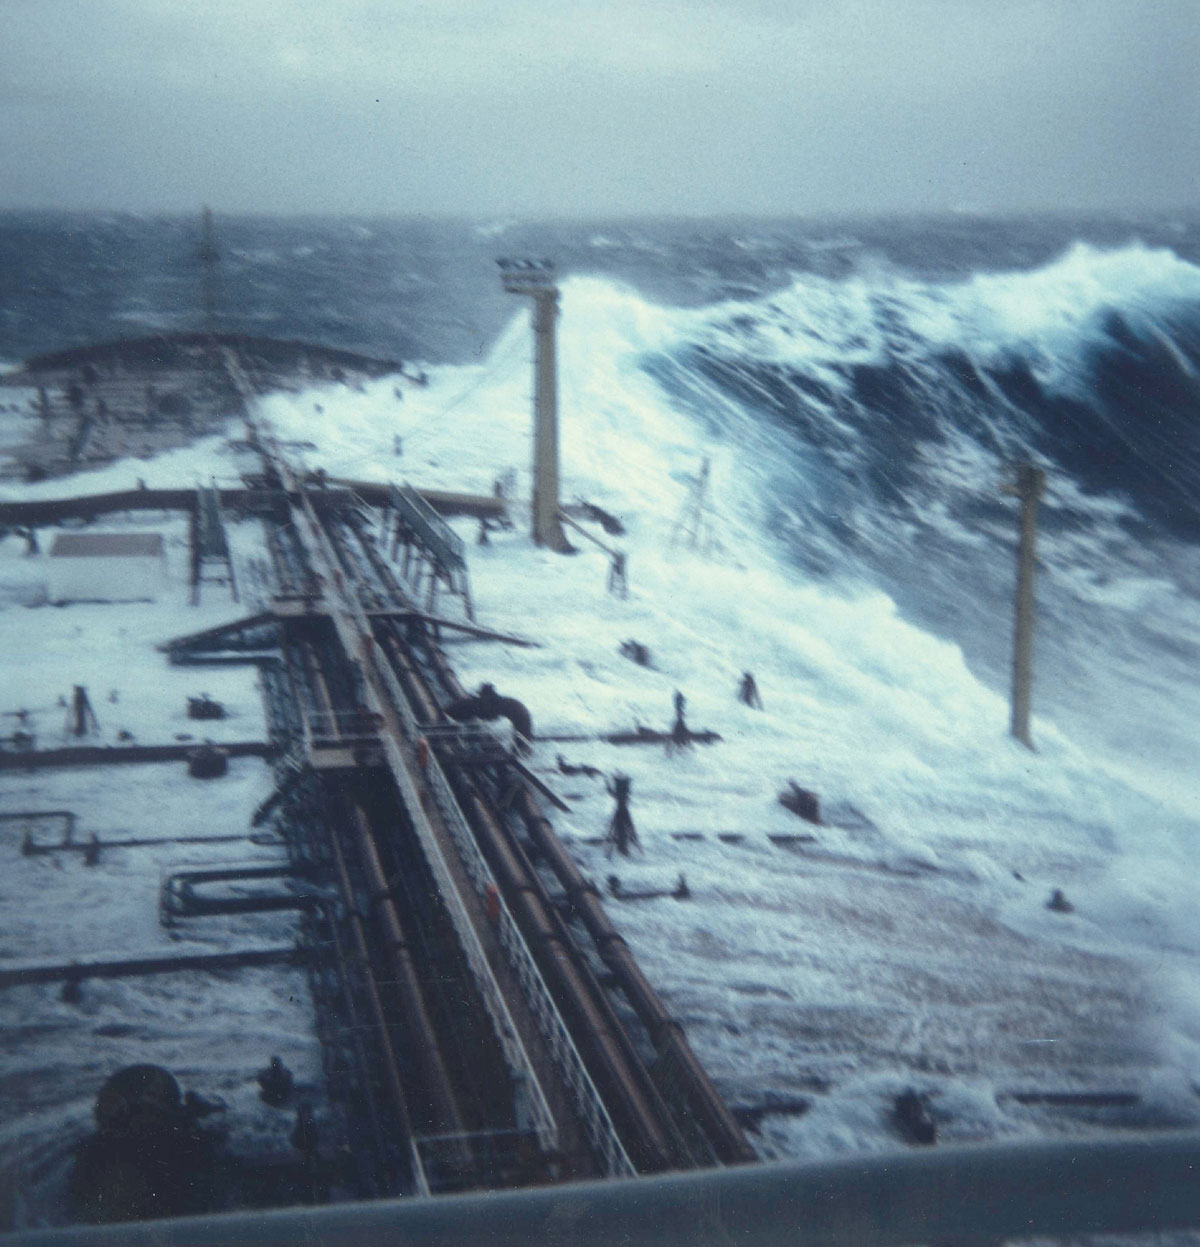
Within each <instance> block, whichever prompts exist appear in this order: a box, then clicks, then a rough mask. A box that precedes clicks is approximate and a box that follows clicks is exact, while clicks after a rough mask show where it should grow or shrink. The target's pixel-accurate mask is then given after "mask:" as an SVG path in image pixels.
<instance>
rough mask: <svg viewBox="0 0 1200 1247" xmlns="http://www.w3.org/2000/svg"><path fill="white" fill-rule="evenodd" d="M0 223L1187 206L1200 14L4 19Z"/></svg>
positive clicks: (1190, 4) (370, 13) (109, 10)
mask: <svg viewBox="0 0 1200 1247" xmlns="http://www.w3.org/2000/svg"><path fill="white" fill-rule="evenodd" d="M0 18H2V25H0V70H2V73H0V104H2V111H0V161H2V164H0V167H2V169H3V182H0V205H3V206H8V207H19V206H38V207H42V206H48V207H67V208H105V209H129V210H134V211H147V210H184V211H192V210H194V208H195V206H196V204H198V203H201V202H207V203H211V204H213V205H214V207H216V208H218V209H219V210H221V211H225V212H238V211H250V212H256V211H257V212H351V213H363V214H374V213H455V214H466V215H470V216H490V215H497V216H501V215H506V214H521V215H532V214H537V215H605V214H622V215H623V214H639V213H685V214H707V213H720V212H749V213H755V212H762V213H787V214H791V213H800V214H804V213H820V212H861V211H868V212H870V211H893V210H899V211H909V210H945V209H974V210H981V211H987V210H1012V209H1041V208H1056V207H1057V208H1065V209H1081V208H1082V209H1090V208H1104V209H1108V208H1115V209H1122V208H1138V207H1147V206H1149V207H1184V206H1188V205H1192V204H1195V203H1197V202H1198V201H1200V182H1198V171H1200V0H595V2H588V3H585V2H583V0H0Z"/></svg>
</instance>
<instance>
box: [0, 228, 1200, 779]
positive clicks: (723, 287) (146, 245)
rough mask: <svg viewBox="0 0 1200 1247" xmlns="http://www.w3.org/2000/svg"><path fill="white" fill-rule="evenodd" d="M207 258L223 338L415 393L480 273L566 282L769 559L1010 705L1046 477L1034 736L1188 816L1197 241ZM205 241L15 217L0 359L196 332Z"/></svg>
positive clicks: (1077, 239)
mask: <svg viewBox="0 0 1200 1247" xmlns="http://www.w3.org/2000/svg"><path fill="white" fill-rule="evenodd" d="M218 241H219V249H220V252H221V262H220V266H219V285H218V290H217V294H216V299H217V307H218V318H219V322H220V325H221V327H223V328H227V329H230V330H238V331H244V332H248V333H259V334H269V335H274V336H278V337H284V338H299V339H306V340H311V341H317V342H323V343H327V344H331V345H336V346H342V347H347V348H352V349H357V350H361V351H364V352H367V353H370V354H373V355H376V356H380V357H382V358H385V359H396V360H399V361H403V362H406V363H417V364H421V365H424V366H429V365H441V366H459V367H464V368H468V367H471V366H473V365H477V364H479V363H480V361H481V360H488V359H490V358H492V356H493V352H494V348H495V345H496V342H497V339H498V338H499V337H500V335H501V334H502V332H503V331H504V330H505V328H506V326H509V325H511V324H512V322H513V321H514V320H517V319H518V318H521V319H523V317H524V313H523V311H522V310H521V309H519V308H518V307H516V306H515V304H514V301H513V300H512V298H511V297H509V296H506V295H505V294H504V293H503V292H502V291H501V288H500V283H499V281H498V280H497V276H498V274H497V271H496V268H495V265H494V260H495V258H496V257H499V256H507V255H514V256H532V257H534V258H541V257H543V256H545V257H547V258H551V259H553V260H554V261H555V262H556V264H557V265H558V269H559V273H560V277H561V280H562V284H563V286H564V299H563V318H562V335H563V341H564V350H565V351H567V352H570V353H571V354H572V355H573V356H577V357H578V358H579V359H580V362H581V365H582V367H583V368H584V369H586V368H588V367H590V366H591V365H592V364H594V363H596V362H598V361H599V359H600V357H601V356H602V355H603V354H604V353H609V354H610V355H612V354H614V353H616V352H618V351H619V353H620V357H621V359H622V361H623V363H624V364H625V365H626V367H627V369H628V370H629V371H631V372H633V373H636V374H639V375H638V380H639V381H648V382H649V384H648V385H644V386H642V387H641V388H639V389H638V391H637V401H639V402H647V401H649V402H653V403H655V404H657V405H659V406H660V407H661V409H662V412H663V413H664V414H669V415H671V416H672V417H676V418H678V419H679V420H684V421H688V422H694V423H695V424H696V425H697V426H699V427H700V428H701V429H702V430H703V432H704V435H705V436H706V438H708V439H709V440H710V441H711V443H712V445H713V446H714V447H720V446H724V447H727V448H729V449H730V450H731V451H732V452H734V453H735V458H736V460H737V464H736V470H737V472H738V473H739V478H738V486H739V487H740V488H741V489H742V490H744V491H746V492H747V493H748V494H751V495H753V498H754V500H755V503H756V505H757V507H758V508H759V511H760V517H761V521H762V529H763V533H764V537H765V539H766V540H768V541H769V542H771V543H772V545H773V547H774V549H775V551H776V553H777V556H778V557H779V558H780V559H781V560H784V561H786V562H787V563H789V564H792V565H794V566H795V567H797V568H799V569H800V570H801V571H802V573H803V575H805V576H807V577H811V578H813V579H814V580H817V581H821V580H833V581H838V582H844V581H846V580H847V579H850V580H855V581H858V582H861V583H865V584H869V585H874V586H877V587H878V588H879V589H880V590H882V591H883V592H884V593H886V594H887V595H888V597H889V598H890V599H892V600H893V601H894V602H895V603H896V604H897V606H898V608H899V609H900V611H901V612H902V613H903V615H904V616H905V617H906V618H908V619H911V620H912V621H913V622H915V623H917V624H919V626H921V627H922V628H925V629H928V630H929V631H930V632H931V633H933V634H935V635H936V636H938V637H940V638H944V639H946V640H948V641H951V642H953V643H954V644H955V645H957V646H959V647H961V649H962V651H963V654H964V656H965V658H966V661H967V664H968V666H969V667H970V669H971V670H972V672H973V673H975V674H976V675H977V676H978V677H979V678H980V679H982V680H983V681H984V682H986V683H987V684H988V685H989V686H991V687H994V688H996V689H998V690H1001V691H1003V689H1004V688H1005V686H1006V683H1007V679H1008V673H1007V663H1008V653H1009V649H1008V647H1009V629H1008V616H1009V614H1010V610H1011V591H1012V586H1011V580H1012V576H1011V567H1010V560H1009V558H1008V557H1007V546H1008V544H1009V543H1010V541H1011V536H1012V532H1013V526H1014V524H1013V516H1012V510H1013V508H1012V504H1011V501H1010V500H1009V499H1007V497H1006V495H1005V493H1004V492H1003V491H1004V488H1005V485H1006V484H1008V483H1010V481H1011V475H1012V470H1013V465H1014V464H1016V463H1017V462H1019V461H1022V460H1027V459H1031V458H1032V459H1033V460H1035V461H1037V462H1038V463H1040V464H1042V465H1043V466H1044V467H1045V468H1046V469H1047V470H1048V473H1049V485H1048V493H1047V496H1046V499H1045V502H1044V506H1043V509H1042V515H1041V522H1042V544H1041V548H1040V556H1041V564H1042V570H1043V573H1044V574H1043V576H1042V580H1041V584H1040V593H1041V603H1040V608H1041V620H1042V624H1041V630H1040V634H1039V638H1038V658H1037V664H1038V667H1037V670H1038V693H1037V702H1036V706H1037V710H1038V711H1039V712H1040V713H1043V714H1046V715H1048V716H1050V717H1052V718H1054V719H1055V720H1056V721H1057V722H1060V723H1062V724H1063V725H1068V724H1069V726H1070V729H1071V731H1072V734H1073V735H1076V736H1078V737H1079V738H1080V739H1081V740H1082V741H1084V742H1085V743H1088V744H1092V743H1094V744H1095V745H1096V747H1098V748H1103V749H1105V750H1108V751H1111V752H1112V754H1113V755H1114V756H1115V757H1119V758H1121V759H1123V760H1124V762H1125V763H1126V764H1127V765H1128V766H1129V768H1130V769H1131V771H1136V772H1137V773H1138V774H1139V775H1140V776H1141V777H1142V779H1143V780H1144V782H1146V783H1147V784H1150V785H1154V786H1160V787H1162V788H1164V789H1168V790H1177V791H1178V795H1179V796H1180V798H1181V799H1182V798H1184V797H1185V796H1186V797H1187V798H1188V799H1189V800H1190V799H1192V798H1194V797H1195V796H1196V795H1197V793H1200V789H1198V788H1196V787H1193V786H1192V780H1191V775H1192V772H1193V767H1192V758H1193V753H1194V741H1195V727H1194V724H1195V723H1196V721H1197V711H1200V682H1198V677H1197V674H1196V672H1197V669H1198V664H1197V661H1196V659H1197V656H1198V650H1197V640H1198V639H1200V634H1198V633H1197V631H1196V624H1197V620H1196V615H1195V609H1194V604H1195V596H1194V595H1195V593H1196V590H1197V586H1198V585H1200V560H1198V557H1197V541H1198V540H1200V502H1198V499H1197V494H1196V485H1197V480H1198V476H1200V423H1198V422H1197V419H1196V405H1197V398H1198V396H1200V382H1198V379H1197V367H1198V365H1200V217H1197V216H1192V217H1187V216H1157V217H1147V218H1144V219H1143V218H1111V217H1110V218H1101V219H1075V218H1067V217H1036V216H1030V217H1018V218H998V219H991V218H987V217H976V216H952V217H936V218H905V217H900V218H894V219H853V220H852V219H827V220H796V221H774V220H753V219H733V220H711V221H708V220H706V221H685V220H680V221H672V220H663V221H624V222H571V223H547V224H536V223H522V222H518V221H508V220H496V221H489V222H473V223H472V222H452V221H440V220H435V219H430V220H425V219H421V218H416V219H405V220H371V219H362V220H358V219H349V218H291V219H285V218H281V219H273V218H266V217H263V218H240V217H231V218H219V219H218ZM198 244H199V221H198V218H197V219H186V218H169V217H153V216H133V215H56V214H45V213H43V214H34V213H9V214H5V215H4V216H2V217H0V360H6V361H12V362H15V361H18V360H20V359H22V358H24V357H26V356H28V355H31V354H34V353H37V352H43V351H49V350H53V349H56V348H60V347H67V346H72V345H76V344H79V343H83V342H88V341H105V340H111V339H115V338H120V337H126V336H135V335H140V334H145V333H147V332H152V331H153V330H156V329H182V328H189V327H194V326H197V325H198V324H199V323H201V313H200V311H199V307H200V300H201V292H200V283H201V278H200V271H199V264H198V262H197V259H196V252H197V248H198ZM500 362H501V363H502V364H503V363H505V361H500ZM519 366H523V365H519ZM626 375H628V374H626ZM471 376H472V378H473V380H472V384H473V385H477V386H482V387H483V388H484V389H485V390H486V387H487V386H488V385H489V384H491V383H492V380H493V379H494V377H493V376H492V375H490V374H485V375H483V376H482V377H481V378H476V377H475V374H473V373H472V374H471ZM630 380H632V378H630ZM563 384H564V387H565V388H564V403H565V413H564V419H565V421H566V422H567V427H566V431H565V433H564V436H565V437H566V438H568V439H570V438H574V437H578V438H580V439H586V437H587V424H588V419H589V413H588V412H587V411H586V410H577V411H576V410H572V409H571V406H570V403H571V397H572V396H571V392H570V387H571V384H572V377H571V375H570V372H569V371H568V372H567V375H566V377H565V379H564V383H563ZM613 397H614V398H616V397H617V396H613ZM573 421H577V425H576V427H575V428H574V430H572V427H571V423H572V422H573ZM665 451H666V448H664V447H655V446H653V445H647V446H643V447H639V448H638V452H639V454H641V455H643V456H646V457H654V456H655V455H658V454H665ZM667 466H668V468H671V469H673V468H676V467H678V465H674V464H668V465H667Z"/></svg>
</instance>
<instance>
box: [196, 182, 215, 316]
mask: <svg viewBox="0 0 1200 1247" xmlns="http://www.w3.org/2000/svg"><path fill="white" fill-rule="evenodd" d="M196 259H198V260H199V261H200V265H201V295H200V298H201V307H202V310H203V312H204V332H205V333H206V334H208V335H209V336H210V337H211V336H212V335H213V334H215V333H216V331H217V265H218V264H219V263H220V261H221V253H220V252H219V251H218V250H217V243H216V238H215V236H214V234H213V220H212V209H211V208H209V206H208V205H207V204H205V206H204V214H203V218H202V225H201V231H200V246H199V247H198V248H197V249H196Z"/></svg>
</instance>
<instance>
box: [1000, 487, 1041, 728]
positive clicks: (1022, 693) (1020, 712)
mask: <svg viewBox="0 0 1200 1247" xmlns="http://www.w3.org/2000/svg"><path fill="white" fill-rule="evenodd" d="M1045 488H1046V473H1045V472H1044V471H1043V470H1042V469H1041V468H1039V467H1035V466H1034V465H1033V464H1032V463H1023V464H1021V465H1020V466H1019V467H1018V468H1017V482H1016V486H1015V487H1013V488H1010V489H1009V490H1008V491H1007V492H1010V493H1015V494H1016V495H1017V498H1018V500H1019V501H1020V504H1021V536H1020V540H1019V541H1018V543H1017V597H1016V604H1015V606H1014V609H1013V662H1012V728H1011V731H1012V734H1013V736H1015V737H1016V739H1017V740H1019V741H1020V742H1021V744H1023V745H1025V746H1026V747H1027V748H1029V749H1032V748H1033V737H1032V736H1031V735H1030V729H1029V716H1030V710H1031V706H1032V700H1033V617H1034V612H1033V606H1034V602H1033V589H1034V577H1035V574H1036V571H1037V558H1036V545H1037V508H1038V502H1039V500H1040V499H1041V496H1042V494H1043V492H1044V491H1045Z"/></svg>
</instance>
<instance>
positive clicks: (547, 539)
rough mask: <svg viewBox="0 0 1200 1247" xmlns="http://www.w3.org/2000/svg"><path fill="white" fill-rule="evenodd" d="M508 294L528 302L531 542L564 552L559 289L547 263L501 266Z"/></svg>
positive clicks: (511, 262)
mask: <svg viewBox="0 0 1200 1247" xmlns="http://www.w3.org/2000/svg"><path fill="white" fill-rule="evenodd" d="M499 265H500V280H501V282H502V283H503V285H504V289H505V290H507V291H508V293H509V294H522V295H528V296H529V297H530V298H532V299H533V342H534V358H533V381H534V392H533V508H532V511H533V514H532V521H533V539H534V541H535V542H536V543H537V544H538V545H539V546H546V547H547V548H549V549H551V550H556V551H560V552H561V551H563V550H566V549H567V539H566V536H565V535H564V534H563V530H562V522H561V521H560V519H559V514H558V361H557V351H556V346H555V326H556V323H557V320H558V285H557V284H556V281H555V269H554V265H553V263H552V262H551V261H550V260H500V261H499Z"/></svg>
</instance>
